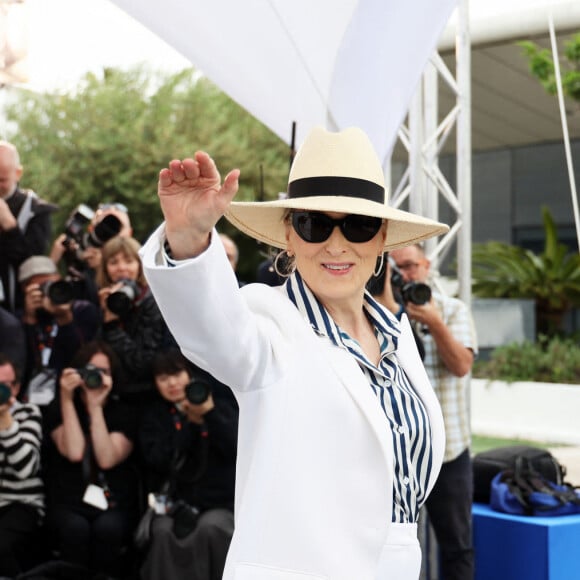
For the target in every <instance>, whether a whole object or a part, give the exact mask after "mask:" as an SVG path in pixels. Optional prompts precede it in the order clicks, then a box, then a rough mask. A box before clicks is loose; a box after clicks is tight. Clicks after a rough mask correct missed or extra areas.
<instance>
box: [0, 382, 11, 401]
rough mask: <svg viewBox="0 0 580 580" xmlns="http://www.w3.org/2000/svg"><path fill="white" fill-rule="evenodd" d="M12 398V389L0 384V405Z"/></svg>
mask: <svg viewBox="0 0 580 580" xmlns="http://www.w3.org/2000/svg"><path fill="white" fill-rule="evenodd" d="M11 396H12V389H11V388H10V387H9V386H8V385H7V384H6V383H0V405H5V404H6V403H7V402H8V401H9V400H10V397H11Z"/></svg>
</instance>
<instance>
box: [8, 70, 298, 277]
mask: <svg viewBox="0 0 580 580" xmlns="http://www.w3.org/2000/svg"><path fill="white" fill-rule="evenodd" d="M6 116H7V120H8V122H9V123H8V126H10V127H12V128H13V129H12V130H11V133H10V134H9V135H7V138H8V139H9V140H11V141H12V142H14V143H15V145H16V146H17V147H18V149H19V151H20V154H21V157H22V162H23V165H24V167H25V173H24V175H23V179H22V185H23V186H24V187H30V188H32V189H34V190H35V191H37V192H38V193H39V194H40V195H41V196H42V197H44V198H46V199H48V200H50V201H52V202H54V203H56V204H58V206H59V208H60V210H59V212H58V213H57V215H56V217H55V231H54V232H53V233H54V235H55V236H56V235H58V234H59V233H60V232H61V231H62V230H63V227H64V223H65V221H66V219H67V218H68V216H69V215H70V213H71V211H72V210H73V209H74V208H75V207H76V206H77V205H78V204H79V203H85V204H87V205H89V206H91V207H93V208H95V207H96V206H97V205H98V204H99V203H100V202H122V203H124V204H125V205H127V207H128V208H129V210H130V214H131V219H132V222H133V226H134V230H135V237H137V238H138V239H140V240H144V239H145V238H146V237H147V236H148V235H149V233H150V232H151V231H152V230H153V229H154V228H155V227H156V226H157V225H158V224H159V223H160V221H161V212H160V209H159V203H158V201H157V195H156V191H157V176H158V172H159V170H160V169H161V168H162V167H165V166H166V165H167V163H168V162H169V161H170V160H171V159H174V158H183V157H188V156H191V155H193V153H194V152H195V151H196V150H198V149H204V150H206V151H208V152H209V153H210V154H211V155H212V156H213V157H214V158H215V160H216V163H217V165H218V167H219V168H220V170H221V171H222V172H223V174H224V175H225V173H227V171H229V170H230V169H232V168H234V167H238V168H240V169H241V178H240V192H239V193H238V197H237V199H239V200H255V199H258V198H260V196H261V187H260V186H261V169H263V184H264V198H265V199H275V198H276V197H277V196H278V192H279V191H284V190H285V189H286V182H287V177H288V159H289V148H288V146H287V145H286V144H285V143H284V142H282V141H281V140H280V139H279V138H278V137H277V136H275V135H274V134H273V133H272V132H271V131H270V130H269V129H267V128H266V127H265V126H264V125H263V124H261V123H260V122H259V121H257V120H256V119H255V118H254V117H252V116H251V115H249V114H248V113H247V112H246V111H245V110H244V109H242V108H241V107H240V106H239V105H237V104H236V103H235V102H234V101H232V100H231V99H230V98H229V97H227V95H225V94H224V93H222V92H221V91H220V90H219V89H217V88H216V87H215V85H213V84H212V83H211V82H209V81H208V80H207V79H205V78H203V77H200V75H199V74H197V73H196V72H195V71H194V70H192V69H190V70H184V71H182V72H180V73H177V74H174V75H169V76H164V75H159V74H153V73H152V72H151V71H147V70H145V69H143V68H141V67H138V68H135V69H132V70H129V71H121V70H117V69H108V70H105V71H104V73H103V75H102V76H98V75H95V74H93V73H89V74H87V75H86V76H85V77H84V78H83V80H82V81H81V82H80V83H79V85H78V86H77V88H76V90H75V91H74V92H73V93H69V94H36V93H31V92H28V91H22V93H21V94H20V95H19V98H18V99H17V101H16V102H15V103H14V104H12V105H10V106H8V107H7V110H6ZM290 131H291V127H289V128H288V133H289V134H290ZM220 229H222V230H223V231H228V233H230V234H233V235H234V237H235V239H236V241H238V243H239V245H241V246H242V248H241V256H240V260H241V264H240V265H241V267H242V269H243V267H244V266H245V268H246V271H247V275H248V276H249V277H251V276H252V275H253V272H255V265H256V263H257V260H258V257H253V258H252V260H253V263H251V264H248V263H247V258H248V257H249V256H248V254H249V253H252V254H256V253H257V252H256V247H257V246H256V244H255V242H250V241H249V240H248V239H247V238H246V239H243V238H245V236H242V235H241V234H239V233H237V232H235V231H232V230H230V228H229V226H228V225H227V224H225V223H224V224H220ZM244 249H246V250H247V251H244ZM252 260H251V261H252Z"/></svg>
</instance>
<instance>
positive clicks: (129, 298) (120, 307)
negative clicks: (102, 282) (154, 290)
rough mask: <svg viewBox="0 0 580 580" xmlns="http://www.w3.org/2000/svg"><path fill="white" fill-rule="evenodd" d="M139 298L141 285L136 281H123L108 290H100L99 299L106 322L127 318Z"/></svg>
mask: <svg viewBox="0 0 580 580" xmlns="http://www.w3.org/2000/svg"><path fill="white" fill-rule="evenodd" d="M138 297H139V285H138V284H137V282H135V280H129V279H123V280H119V281H118V282H117V283H115V284H113V285H112V286H109V287H108V288H101V289H100V290H99V299H100V302H101V308H102V309H103V313H104V321H105V322H110V321H111V320H117V319H119V318H125V317H126V316H127V315H128V314H129V313H130V312H131V310H132V309H133V306H134V305H135V303H136V301H137V298H138Z"/></svg>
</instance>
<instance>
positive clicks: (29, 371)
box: [18, 256, 98, 406]
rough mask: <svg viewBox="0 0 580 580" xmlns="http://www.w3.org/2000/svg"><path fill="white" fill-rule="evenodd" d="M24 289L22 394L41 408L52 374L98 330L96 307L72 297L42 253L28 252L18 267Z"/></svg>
mask: <svg viewBox="0 0 580 580" xmlns="http://www.w3.org/2000/svg"><path fill="white" fill-rule="evenodd" d="M18 282H19V283H20V285H21V286H22V288H23V290H24V312H23V315H22V322H23V323H24V331H25V334H26V339H27V365H26V370H25V372H24V377H23V378H24V380H23V384H24V385H25V392H24V393H23V394H22V398H23V399H25V400H28V401H30V402H32V403H35V404H38V405H42V406H45V405H47V404H48V403H50V401H51V400H52V398H53V397H54V394H55V392H56V382H55V381H56V375H57V374H58V373H59V372H60V370H62V368H64V367H65V366H67V365H68V364H69V363H70V360H71V358H72V357H73V356H74V354H75V352H76V351H77V349H78V348H79V347H80V346H81V345H83V344H84V343H86V342H88V341H89V340H91V339H93V338H94V337H95V335H96V332H97V329H98V310H97V307H96V306H95V305H94V304H92V303H91V302H88V301H86V300H75V299H74V297H73V290H72V288H71V286H70V284H69V283H68V282H67V281H65V280H63V279H62V276H61V275H60V274H59V272H58V270H57V268H56V266H55V264H54V262H53V261H52V260H51V259H50V258H49V257H48V256H31V257H30V258H28V259H27V260H25V261H24V262H23V263H22V265H21V266H20V269H19V271H18Z"/></svg>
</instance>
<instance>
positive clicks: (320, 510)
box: [141, 226, 444, 580]
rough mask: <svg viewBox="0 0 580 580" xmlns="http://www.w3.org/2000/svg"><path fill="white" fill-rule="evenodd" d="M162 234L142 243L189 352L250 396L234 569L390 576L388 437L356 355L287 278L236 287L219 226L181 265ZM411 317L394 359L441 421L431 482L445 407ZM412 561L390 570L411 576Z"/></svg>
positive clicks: (398, 576) (289, 577)
mask: <svg viewBox="0 0 580 580" xmlns="http://www.w3.org/2000/svg"><path fill="white" fill-rule="evenodd" d="M163 239H164V235H163V226H161V227H160V228H159V229H158V230H157V231H156V232H155V233H154V234H153V235H152V236H151V238H150V239H149V240H148V242H147V243H146V244H145V246H144V247H143V248H142V250H141V257H142V260H143V265H144V269H145V275H146V277H147V280H148V282H149V284H150V286H151V289H152V291H153V294H154V296H155V299H156V300H157V303H158V305H159V307H160V309H161V312H162V313H163V316H164V318H165V320H166V321H167V323H168V325H169V328H170V329H171V331H172V333H173V335H174V337H175V338H176V340H177V342H178V344H179V345H180V347H181V349H182V351H183V353H184V354H185V355H186V356H187V357H188V358H190V359H191V360H192V361H193V362H195V363H196V364H198V365H199V366H200V367H202V368H204V369H206V370H208V371H209V372H210V373H212V374H213V375H214V376H215V377H216V378H217V379H219V380H220V381H222V382H223V383H225V384H227V385H230V386H231V387H232V389H233V390H234V392H235V394H236V397H237V400H238V403H239V407H240V419H239V439H238V459H237V473H236V500H235V532H234V537H233V539H232V543H231V546H230V550H229V552H228V558H227V563H226V570H225V572H224V578H226V579H228V580H234V579H235V580H310V579H312V580H314V579H321V578H326V579H331V580H373V579H378V578H380V579H381V580H382V579H383V578H386V577H387V576H386V575H385V573H384V572H380V571H379V568H380V569H381V570H388V561H387V567H385V565H384V563H383V564H382V565H379V561H380V560H381V559H382V560H385V558H387V560H388V556H385V551H384V550H385V545H386V544H387V548H388V542H387V536H388V535H389V531H390V529H391V527H392V523H391V515H392V488H393V449H392V440H391V435H390V432H389V427H388V423H387V421H386V420H385V417H384V414H383V412H382V410H381V408H380V405H379V403H378V401H377V399H376V397H375V395H374V394H373V392H372V390H371V388H370V387H369V385H368V382H367V380H366V379H365V378H364V376H363V373H362V372H361V370H360V368H359V366H358V364H357V362H356V361H355V360H354V358H353V357H352V356H351V355H349V354H348V353H347V352H346V351H345V350H344V349H340V348H337V347H335V346H333V345H332V343H331V342H330V341H329V340H328V339H327V338H325V337H320V336H318V335H317V334H315V333H314V332H313V331H312V329H311V327H310V325H309V324H308V322H307V321H305V320H304V319H303V318H302V316H301V314H300V313H299V311H298V310H297V309H296V307H295V306H294V305H293V304H292V302H291V301H290V300H289V299H288V297H287V296H286V294H285V293H284V291H283V290H282V289H281V288H272V287H269V286H265V285H262V284H250V285H247V286H244V287H243V288H242V289H241V290H240V289H239V288H238V285H237V282H236V279H235V276H234V274H233V272H232V269H231V266H230V264H229V262H228V261H227V258H226V255H225V251H224V249H223V245H222V244H221V241H220V240H219V238H218V236H217V235H216V233H215V232H214V234H213V235H212V243H211V244H210V247H209V248H208V250H207V251H206V252H204V253H203V254H202V255H200V256H198V257H197V258H194V259H191V260H186V261H183V262H180V263H178V265H177V266H175V267H167V266H165V265H164V262H163V259H162V252H161V249H162V244H163ZM402 327H403V328H402V335H401V337H400V340H399V347H398V350H397V358H398V360H399V362H400V364H401V366H402V367H403V368H404V370H405V372H406V373H407V375H408V377H409V379H410V381H411V383H412V385H413V386H414V388H415V390H416V391H417V393H418V394H419V396H420V397H421V399H422V400H423V403H424V404H425V407H426V409H427V412H428V414H429V417H430V420H431V426H432V432H433V441H432V447H433V473H432V478H431V481H430V484H429V490H430V489H431V487H432V486H433V483H434V481H435V479H436V477H437V475H438V472H439V468H440V465H441V461H442V457H443V449H444V428H443V419H442V416H441V411H440V407H439V404H438V401H437V399H436V397H435V394H434V393H433V390H432V388H431V386H430V383H429V380H428V378H427V375H426V373H425V370H424V367H423V364H422V362H421V360H420V357H419V354H418V353H417V349H416V346H415V341H414V338H413V336H412V333H411V329H410V326H409V323H408V321H406V320H405V321H404V322H403V323H402ZM400 549H401V547H400V546H398V547H396V548H395V550H399V551H400ZM413 550H416V547H413ZM403 552H404V550H403ZM381 554H382V556H381ZM405 566H406V565H405V564H403V565H402V568H401V570H400V571H398V572H397V571H395V569H390V572H389V574H388V577H389V579H391V580H407V579H413V580H415V579H416V578H417V577H418V570H413V571H410V570H409V571H407V569H406V567H405ZM412 568H415V566H412ZM391 573H394V574H391Z"/></svg>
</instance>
